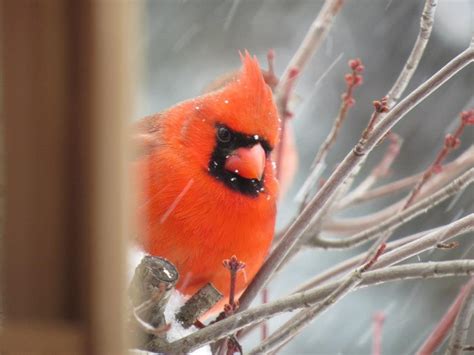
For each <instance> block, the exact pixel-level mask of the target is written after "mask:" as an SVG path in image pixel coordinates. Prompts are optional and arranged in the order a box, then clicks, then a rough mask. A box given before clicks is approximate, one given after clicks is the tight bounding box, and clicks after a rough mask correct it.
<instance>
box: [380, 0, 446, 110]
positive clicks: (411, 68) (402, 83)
mask: <svg viewBox="0 0 474 355" xmlns="http://www.w3.org/2000/svg"><path fill="white" fill-rule="evenodd" d="M437 5H438V0H426V1H425V6H424V8H423V12H422V14H421V19H420V32H419V33H418V37H417V38H416V41H415V45H414V46H413V49H412V50H411V53H410V56H409V57H408V59H407V61H406V63H405V66H404V67H403V70H402V72H401V73H400V75H399V76H398V78H397V80H396V81H395V83H394V84H393V86H392V88H391V89H390V91H389V92H388V95H387V96H388V106H389V107H392V106H393V105H394V104H396V103H397V102H398V100H399V99H400V97H401V96H402V94H403V92H404V91H405V89H406V87H407V85H408V83H409V82H410V80H411V78H412V76H413V74H414V73H415V71H416V68H417V67H418V63H419V62H420V59H421V57H422V56H423V53H424V51H425V48H426V44H427V43H428V41H429V39H430V36H431V30H432V29H433V23H434V15H435V11H436V6H437Z"/></svg>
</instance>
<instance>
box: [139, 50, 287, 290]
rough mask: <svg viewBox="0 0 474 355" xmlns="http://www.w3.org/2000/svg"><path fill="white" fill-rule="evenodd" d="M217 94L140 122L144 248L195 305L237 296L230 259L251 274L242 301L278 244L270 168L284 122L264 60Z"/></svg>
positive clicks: (242, 281)
mask: <svg viewBox="0 0 474 355" xmlns="http://www.w3.org/2000/svg"><path fill="white" fill-rule="evenodd" d="M242 62H243V67H242V69H241V71H240V72H238V73H237V74H236V76H235V77H234V78H233V80H230V81H229V82H228V83H226V84H225V86H224V87H223V88H221V89H219V90H216V91H213V92H210V93H208V94H205V95H203V96H200V97H197V98H194V99H191V100H188V101H184V102H182V103H179V104H177V105H176V106H174V107H172V108H170V109H168V110H166V111H164V112H162V113H159V114H156V115H153V116H150V117H147V118H144V119H143V120H142V121H140V123H139V124H138V125H139V133H140V135H141V137H140V140H141V142H142V143H143V142H144V147H145V151H144V152H143V154H142V155H141V156H140V158H138V161H137V171H138V179H139V182H140V185H141V197H140V200H139V206H140V211H139V212H140V218H141V219H142V229H141V231H140V242H141V244H142V246H143V248H144V250H145V251H146V252H148V253H150V254H151V255H159V256H163V257H165V258H167V259H168V260H170V261H171V262H172V263H173V264H174V265H175V266H176V267H177V268H178V270H179V272H180V280H179V283H178V285H177V288H178V289H179V290H180V291H181V292H182V293H183V294H185V295H191V294H193V293H194V292H196V291H197V290H198V289H199V288H200V287H202V286H203V285H204V284H206V283H207V282H211V283H212V284H213V285H214V286H215V287H216V288H217V289H219V290H220V291H221V292H222V293H223V294H224V295H228V294H229V272H228V270H226V269H225V268H224V267H223V266H222V261H223V260H224V259H228V258H229V257H231V256H232V255H236V256H237V258H238V259H239V260H241V261H243V262H245V264H246V268H245V269H244V272H243V273H242V274H239V275H238V277H237V284H236V292H237V293H241V292H242V291H243V290H244V288H245V287H246V286H247V285H248V284H249V282H250V281H251V280H252V278H253V277H254V276H255V274H256V272H257V271H258V269H259V268H260V266H261V265H262V263H263V261H264V259H265V257H266V255H267V253H268V250H269V247H270V244H271V242H272V237H273V232H274V226H275V214H276V199H277V194H278V183H277V181H276V179H275V172H274V167H273V162H272V158H271V152H272V150H273V149H274V148H275V147H276V145H277V139H278V126H279V123H278V114H277V109H276V107H275V104H274V102H273V98H272V92H271V89H270V88H269V87H268V86H267V84H266V83H265V81H264V78H263V76H262V72H261V70H260V67H259V64H258V62H257V60H256V58H252V57H251V56H250V55H249V54H248V53H245V55H243V56H242Z"/></svg>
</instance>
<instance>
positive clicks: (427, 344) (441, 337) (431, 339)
mask: <svg viewBox="0 0 474 355" xmlns="http://www.w3.org/2000/svg"><path fill="white" fill-rule="evenodd" d="M470 283H471V284H472V278H471V280H470ZM467 286H469V283H468V284H466V285H464V286H463V287H462V288H461V291H460V292H459V294H458V296H457V297H456V299H455V300H454V302H453V303H452V304H451V306H450V307H449V308H448V310H447V311H446V313H445V314H444V315H443V317H442V318H441V320H440V321H439V323H438V324H437V325H436V327H435V328H434V329H433V331H432V332H431V333H430V335H429V336H428V338H427V339H426V340H425V341H424V343H423V344H422V345H421V346H420V348H419V349H418V351H417V352H416V354H417V355H431V354H433V353H434V352H435V350H436V349H438V348H439V347H440V346H441V344H443V342H444V341H445V339H446V337H447V335H448V333H449V331H450V330H451V328H452V326H453V323H454V320H455V318H456V315H457V314H458V313H459V309H460V308H461V304H462V303H463V301H464V299H465V297H466V294H467V292H468V288H467Z"/></svg>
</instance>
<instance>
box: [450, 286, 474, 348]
mask: <svg viewBox="0 0 474 355" xmlns="http://www.w3.org/2000/svg"><path fill="white" fill-rule="evenodd" d="M465 288H466V291H465V292H466V295H465V297H464V300H463V302H462V304H461V308H460V309H459V312H458V315H457V317H456V320H455V321H454V325H453V330H452V332H451V339H450V340H449V344H448V349H447V350H446V354H447V355H460V354H462V352H463V351H462V350H463V348H464V344H465V342H466V338H467V331H468V330H469V324H470V323H471V318H472V315H473V313H474V278H471V279H470V280H469V282H468V283H467V284H466V285H465Z"/></svg>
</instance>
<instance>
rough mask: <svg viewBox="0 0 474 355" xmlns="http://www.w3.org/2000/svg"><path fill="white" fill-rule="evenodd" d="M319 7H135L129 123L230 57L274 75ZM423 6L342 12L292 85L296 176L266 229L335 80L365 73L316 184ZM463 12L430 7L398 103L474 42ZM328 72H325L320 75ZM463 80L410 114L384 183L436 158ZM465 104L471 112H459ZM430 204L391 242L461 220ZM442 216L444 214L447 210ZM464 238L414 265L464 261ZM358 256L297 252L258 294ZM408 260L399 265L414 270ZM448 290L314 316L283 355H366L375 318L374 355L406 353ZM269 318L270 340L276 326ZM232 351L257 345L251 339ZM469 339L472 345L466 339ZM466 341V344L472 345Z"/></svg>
mask: <svg viewBox="0 0 474 355" xmlns="http://www.w3.org/2000/svg"><path fill="white" fill-rule="evenodd" d="M322 3H323V1H316V0H314V1H309V0H304V1H302V0H293V1H287V0H286V1H285V0H264V1H258V2H257V1H250V0H242V1H238V0H236V1H217V0H198V1H171V0H149V1H148V2H147V3H146V10H145V11H144V15H143V20H142V21H141V27H140V31H141V36H139V47H140V48H141V49H142V51H143V58H144V65H143V68H142V72H141V73H140V76H139V85H138V91H137V93H138V97H137V105H136V114H135V118H139V117H142V116H145V115H148V114H151V113H155V112H158V111H161V110H163V109H165V108H167V107H169V106H172V105H174V104H175V103H177V102H179V101H182V100H185V99H187V98H191V97H194V96H196V95H198V94H199V93H201V91H202V89H203V88H204V87H205V86H206V84H208V83H209V82H211V81H212V80H213V79H214V78H216V77H218V76H219V75H221V74H223V73H226V72H228V71H231V70H233V69H236V68H238V67H239V65H240V61H239V56H238V51H239V50H243V49H248V50H249V51H250V52H251V53H252V54H255V55H257V57H258V58H259V60H260V63H261V65H262V66H263V67H266V53H267V51H268V50H269V49H270V48H273V49H274V50H275V52H276V72H277V74H281V73H282V72H283V70H284V69H285V67H286V65H287V63H288V62H289V60H290V58H291V57H292V55H293V54H294V52H295V50H296V49H297V47H298V45H299V44H300V42H301V40H302V38H303V37H304V35H305V33H306V31H307V30H308V28H309V26H310V24H311V23H312V21H313V20H314V18H315V16H316V15H317V13H318V11H319V9H320V8H321V6H322ZM423 4H424V1H421V0H420V1H392V0H381V1H373V0H357V1H347V2H346V3H345V5H344V6H343V8H342V11H341V12H340V13H339V15H338V16H337V17H336V19H335V22H334V25H333V27H332V29H331V31H330V33H329V35H328V37H327V39H326V40H325V42H324V43H323V45H322V47H321V48H320V50H319V51H318V52H317V54H316V55H315V57H314V58H313V59H312V60H311V62H310V64H309V65H308V67H307V69H306V70H305V72H304V74H303V75H302V76H301V78H300V79H299V81H298V85H297V88H296V94H297V96H298V99H297V102H296V105H295V108H294V112H295V118H294V120H293V124H294V128H295V133H296V140H297V147H298V151H299V156H300V166H299V170H298V174H297V176H296V178H295V181H294V184H293V186H292V188H291V190H290V191H289V192H288V193H287V195H286V198H285V199H284V200H283V201H282V202H281V204H280V210H279V216H278V226H279V227H282V226H284V225H285V224H286V223H287V222H288V221H290V220H291V218H292V217H293V216H294V214H295V212H296V207H297V203H296V202H295V200H294V197H295V195H296V193H297V191H298V189H299V188H300V187H301V184H302V183H303V181H304V179H305V178H306V176H307V174H308V171H309V167H310V164H311V161H312V160H313V158H314V155H315V153H316V151H317V149H318V147H319V145H320V144H321V143H322V141H323V140H324V139H325V137H326V135H327V134H328V132H329V130H330V127H331V125H332V122H333V118H334V117H335V115H336V114H337V110H338V108H339V103H340V95H341V94H342V92H343V91H344V89H345V82H344V74H345V73H347V72H348V71H349V70H348V66H347V62H348V60H349V59H351V58H357V57H358V58H361V60H362V62H363V63H364V65H365V67H366V70H365V73H364V84H363V85H362V87H360V88H358V89H357V90H356V93H355V99H356V102H357V103H356V105H355V106H354V107H353V109H351V111H350V112H349V115H348V118H347V120H346V122H345V123H344V126H343V128H342V130H341V131H340V134H339V137H338V139H337V143H336V144H335V146H334V148H333V149H332V150H331V152H330V154H329V156H328V159H327V166H328V169H327V170H326V171H325V173H324V174H323V177H327V176H328V174H329V172H330V171H331V170H332V169H333V168H334V166H335V165H336V164H337V163H338V162H339V161H340V160H341V159H342V158H343V157H344V156H345V154H346V153H347V152H348V151H349V150H350V149H351V148H352V147H353V145H354V144H355V143H356V141H357V139H358V138H359V136H360V133H361V132H362V130H363V129H364V128H365V126H366V124H367V122H368V119H369V117H370V115H371V113H372V104H371V103H372V101H373V100H375V99H380V98H381V97H382V96H384V95H385V94H386V93H387V92H388V90H389V89H390V87H391V85H392V84H393V83H394V81H395V79H396V78H397V76H398V74H399V72H400V70H401V69H402V66H403V64H404V63H405V61H406V59H407V57H408V55H409V53H410V51H411V49H412V47H413V44H414V41H415V39H416V36H417V34H418V31H419V20H420V15H421V12H422V9H423ZM473 14H474V2H473V1H471V0H464V1H463V0H442V1H440V2H439V5H438V8H437V12H436V16H435V24H434V28H433V33H432V36H431V40H430V42H429V44H428V46H427V49H426V51H425V54H424V56H423V58H422V60H421V62H420V65H419V67H418V70H417V71H416V73H415V75H414V77H413V79H412V81H411V83H410V85H409V87H408V88H407V91H406V92H405V94H407V93H409V92H410V91H411V90H413V89H414V88H416V87H417V86H418V85H419V84H420V83H422V82H423V81H424V80H425V79H427V78H428V77H429V76H431V75H432V74H433V73H435V72H436V71H437V70H439V69H440V68H441V67H442V66H443V65H445V64H446V63H447V62H448V61H449V60H450V59H451V58H452V57H454V56H455V55H457V54H458V53H459V52H460V51H462V50H463V49H464V48H465V47H466V46H467V45H468V44H469V41H470V37H471V34H472V31H473V30H474V15H473ZM328 69H329V70H328ZM473 93H474V68H473V67H472V66H470V67H468V68H467V69H465V70H463V71H462V72H461V73H460V74H459V75H457V76H456V77H455V78H453V79H452V80H450V81H449V82H448V83H447V84H446V85H444V86H443V87H442V88H441V89H439V90H438V91H437V92H436V93H435V94H434V95H432V96H430V97H429V98H428V99H427V100H426V101H424V102H423V103H422V104H420V105H419V106H418V107H417V108H415V109H414V110H413V111H412V112H410V113H409V114H408V115H407V117H405V118H404V119H403V121H402V122H401V123H400V124H398V125H397V126H396V128H395V129H394V132H396V133H397V134H399V135H400V136H401V137H402V138H403V140H404V141H403V146H402V150H401V153H400V156H399V158H398V159H397V160H396V162H395V164H394V165H393V167H392V170H393V173H392V175H391V176H390V177H388V178H387V179H386V181H392V180H396V179H398V178H401V177H404V176H408V175H411V174H413V173H416V172H420V171H422V170H424V169H425V168H426V167H427V166H428V165H429V164H430V162H432V160H433V159H434V158H435V154H436V151H437V150H438V149H439V148H440V147H441V146H442V144H443V138H444V136H445V134H446V133H447V132H449V131H452V130H453V128H454V127H455V125H456V124H457V122H458V113H459V112H460V111H461V110H462V109H463V108H465V105H466V104H467V103H468V101H469V100H471V99H472V97H473ZM473 104H474V103H473V102H472V101H471V103H470V105H471V106H470V107H471V108H472V105H473ZM473 142H474V130H473V129H467V130H466V132H465V134H464V137H463V143H462V146H461V147H460V149H458V150H457V151H455V152H454V153H453V154H452V155H451V156H450V158H449V159H453V158H455V157H456V156H458V155H459V154H460V153H461V152H462V151H464V150H465V149H466V148H467V147H468V146H470V145H471V144H473ZM383 151H384V147H380V148H378V149H376V151H374V153H373V154H372V155H371V157H370V158H369V160H368V162H367V164H366V166H365V168H364V169H363V171H362V173H361V174H359V177H358V181H360V179H362V178H363V177H364V176H365V175H366V174H367V173H368V172H369V171H370V168H371V167H372V166H373V165H374V163H375V162H377V161H378V159H379V158H380V157H381V154H382V153H383ZM402 196H404V195H403V194H399V195H396V196H393V197H392V198H391V199H382V200H377V201H374V202H371V203H368V204H364V205H360V206H358V207H357V208H356V209H353V210H351V211H348V212H347V213H346V215H351V216H355V215H362V214H365V213H368V212H371V211H376V210H378V209H380V208H381V207H382V206H385V205H387V204H388V203H389V202H393V201H396V200H397V199H399V198H401V197H402ZM456 199H457V200H456V202H455V204H454V205H452V206H451V202H452V201H451V200H450V201H446V202H445V203H443V204H441V205H440V206H439V207H438V208H436V209H434V210H432V211H430V212H429V213H428V214H426V215H423V216H421V217H418V218H417V219H416V220H415V221H413V222H412V223H409V224H408V225H407V226H405V227H403V228H400V229H399V230H397V231H396V233H395V234H394V236H393V237H392V238H393V239H395V238H398V237H401V236H406V235H409V234H412V233H415V232H418V231H421V230H424V229H428V228H432V227H435V226H439V225H441V224H443V223H448V222H450V221H452V220H454V219H457V218H459V217H462V216H464V215H466V214H468V213H471V212H473V209H474V191H473V189H472V187H471V188H470V189H468V190H466V191H464V192H463V193H462V194H460V195H459V196H457V197H456ZM448 206H449V207H448ZM470 237H473V236H472V235H471V236H464V237H463V238H462V239H461V246H460V247H459V248H457V249H456V250H451V251H443V250H441V251H434V252H430V253H425V254H422V255H421V256H420V258H421V260H423V261H426V260H443V259H454V258H459V257H460V256H461V255H463V256H464V257H466V258H472V257H474V248H473V243H474V242H473V240H472V238H470ZM362 250H365V247H361V248H358V249H356V250H352V249H351V250H342V251H322V250H305V251H304V252H302V253H300V254H299V255H298V256H297V257H296V258H295V259H294V260H293V262H291V264H289V265H288V266H287V267H286V268H285V270H284V271H282V272H281V273H280V275H279V276H278V277H277V278H276V279H275V281H274V282H272V284H271V285H270V287H269V292H270V299H272V298H276V297H277V296H280V295H283V294H285V293H288V292H290V291H291V290H292V289H294V287H295V286H297V285H298V284H300V283H301V282H303V281H304V280H306V279H308V278H309V277H311V276H312V275H315V274H316V273H317V272H319V271H321V270H324V269H326V268H328V267H330V266H332V265H334V264H335V263H337V262H338V261H340V260H344V259H345V258H347V257H349V256H350V255H353V254H356V253H359V252H361V251H362ZM414 261H416V260H411V262H414ZM462 282H463V280H461V279H458V278H453V279H443V280H430V281H417V282H412V281H408V282H403V283H392V284H388V285H385V286H379V287H372V288H370V289H364V290H361V291H357V292H355V293H353V294H350V295H349V296H348V297H346V298H344V299H343V300H342V301H341V302H340V303H339V304H337V305H336V306H334V307H332V308H331V309H330V310H329V311H328V312H327V313H325V314H323V315H322V316H320V317H319V318H318V319H317V320H316V321H315V322H314V323H313V324H312V325H311V326H309V327H308V328H307V329H306V330H305V331H304V332H303V333H302V334H301V335H299V336H298V337H297V339H296V340H295V341H293V342H292V343H290V344H289V345H287V346H286V347H285V349H284V351H283V353H288V354H295V353H308V354H316V353H317V354H336V353H340V354H367V353H370V348H371V339H372V334H371V331H372V316H373V314H374V313H375V312H377V311H383V312H384V313H385V315H386V321H385V325H384V330H383V332H384V333H383V350H384V353H386V354H402V353H410V352H413V351H415V350H416V348H417V346H419V345H420V343H421V342H422V341H423V340H424V339H425V338H426V336H427V334H428V333H429V332H430V331H431V329H432V327H433V326H434V325H435V324H436V322H437V321H438V320H439V319H440V317H441V316H442V314H443V313H444V312H445V310H446V308H447V307H448V305H449V304H450V303H451V302H452V300H453V298H454V297H455V295H456V294H457V292H458V286H459V285H461V284H462ZM285 318H286V317H284V316H282V317H277V318H275V319H273V320H272V321H271V322H269V323H270V329H275V328H276V327H277V326H278V325H279V324H282V321H283V319H285ZM255 333H256V334H255V336H254V337H250V338H249V339H248V340H247V341H245V342H244V344H243V345H244V348H247V349H249V346H250V345H251V344H254V343H255V341H257V340H258V339H259V336H260V335H259V332H258V331H257V332H255ZM473 337H474V335H473ZM473 339H474V338H473Z"/></svg>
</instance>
